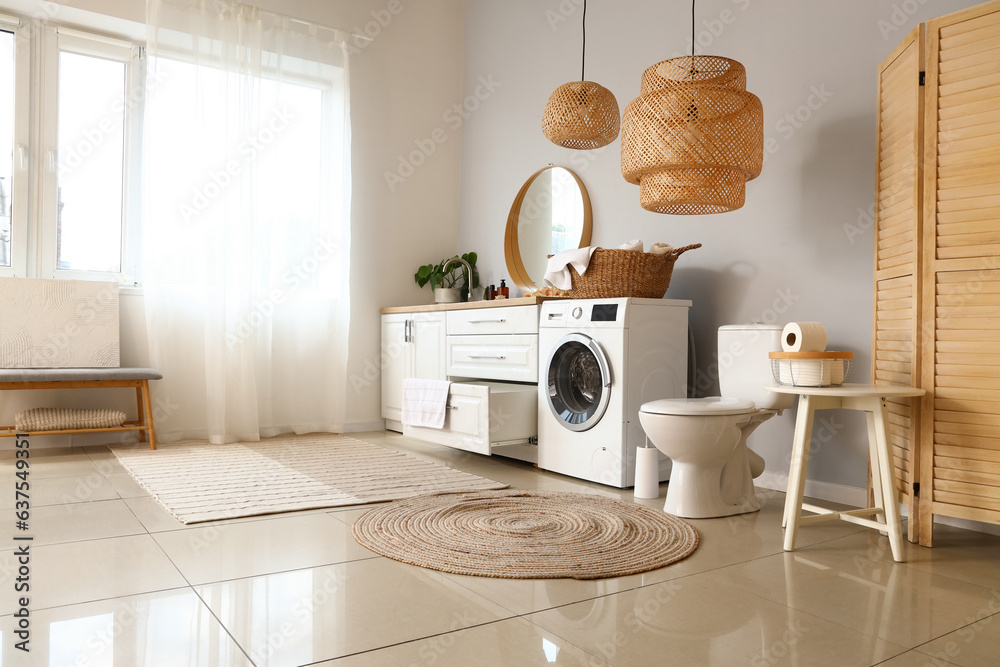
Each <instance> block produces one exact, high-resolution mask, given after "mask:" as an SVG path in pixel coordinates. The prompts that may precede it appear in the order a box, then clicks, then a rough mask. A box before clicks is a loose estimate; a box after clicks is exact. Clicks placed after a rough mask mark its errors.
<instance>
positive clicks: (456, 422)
mask: <svg viewBox="0 0 1000 667" xmlns="http://www.w3.org/2000/svg"><path fill="white" fill-rule="evenodd" d="M403 435H405V436H407V437H410V438H417V439H419V440H426V441H428V442H433V443H436V444H439V445H445V446H447V447H454V448H455V449H463V450H465V451H469V452H475V453H477V454H486V455H489V454H490V453H491V452H492V451H493V449H494V448H495V447H500V448H502V447H506V446H511V445H517V444H524V445H527V443H528V442H529V441H533V440H534V439H535V438H536V437H537V435H538V389H537V388H536V387H526V386H523V385H508V384H503V383H494V382H482V383H459V382H454V383H452V385H451V388H450V390H449V392H448V410H447V412H446V414H445V419H444V428H440V429H437V428H426V427H423V426H409V425H404V426H403ZM533 446H534V445H532V447H533ZM535 460H537V459H535Z"/></svg>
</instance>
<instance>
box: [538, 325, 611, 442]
mask: <svg viewBox="0 0 1000 667" xmlns="http://www.w3.org/2000/svg"><path fill="white" fill-rule="evenodd" d="M544 378H545V380H544V381H545V382H546V383H547V391H546V396H547V398H548V401H547V403H548V404H549V410H551V411H552V414H553V415H554V416H555V418H556V421H558V422H559V423H560V424H561V425H562V426H564V427H566V428H568V429H569V430H571V431H586V430H587V429H589V428H593V427H594V426H595V425H596V424H597V422H599V421H600V420H601V417H602V416H604V412H605V410H607V409H608V401H609V400H610V399H611V365H610V364H609V363H608V356H607V354H605V352H604V349H603V348H602V347H601V346H600V344H599V343H598V342H597V341H596V340H594V339H593V338H591V337H590V336H587V335H585V334H582V333H571V334H567V335H566V336H564V337H563V338H562V339H560V340H559V342H558V343H556V344H555V345H554V346H553V348H552V352H551V353H550V354H549V361H548V364H546V368H545V374H544Z"/></svg>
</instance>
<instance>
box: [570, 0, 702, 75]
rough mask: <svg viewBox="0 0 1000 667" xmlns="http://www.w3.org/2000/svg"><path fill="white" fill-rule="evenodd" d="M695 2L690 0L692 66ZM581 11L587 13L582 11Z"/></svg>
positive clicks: (692, 59)
mask: <svg viewBox="0 0 1000 667" xmlns="http://www.w3.org/2000/svg"><path fill="white" fill-rule="evenodd" d="M695 2H696V0H691V64H692V67H693V66H694V3H695ZM584 7H586V0H584ZM583 11H587V10H586V9H584V10H583Z"/></svg>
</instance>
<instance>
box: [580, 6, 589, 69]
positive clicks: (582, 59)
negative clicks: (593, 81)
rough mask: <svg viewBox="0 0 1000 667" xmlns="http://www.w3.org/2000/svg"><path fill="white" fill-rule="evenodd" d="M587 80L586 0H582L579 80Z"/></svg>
mask: <svg viewBox="0 0 1000 667" xmlns="http://www.w3.org/2000/svg"><path fill="white" fill-rule="evenodd" d="M586 80H587V0H583V54H582V55H581V56H580V81H586Z"/></svg>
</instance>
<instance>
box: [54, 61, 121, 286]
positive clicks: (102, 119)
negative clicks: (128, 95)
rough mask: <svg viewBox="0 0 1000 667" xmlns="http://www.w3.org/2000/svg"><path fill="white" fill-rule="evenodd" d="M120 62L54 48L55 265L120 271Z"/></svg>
mask: <svg viewBox="0 0 1000 667" xmlns="http://www.w3.org/2000/svg"><path fill="white" fill-rule="evenodd" d="M124 91H125V64H124V63H121V62H116V61H114V60H105V59H103V58H95V57H93V56H85V55H81V54H78V53H70V52H66V51H61V52H60V53H59V109H58V116H59V117H58V123H57V136H58V141H57V144H56V155H57V156H58V161H57V164H56V192H57V198H56V206H57V208H56V268H57V269H73V270H78V271H105V272H108V273H119V272H120V271H121V266H122V262H121V260H122V256H121V255H122V252H121V251H122V221H123V209H122V204H123V200H124V195H125V192H124V178H123V176H124V173H125V113H124V107H123V106H122V100H123V99H124Z"/></svg>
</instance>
